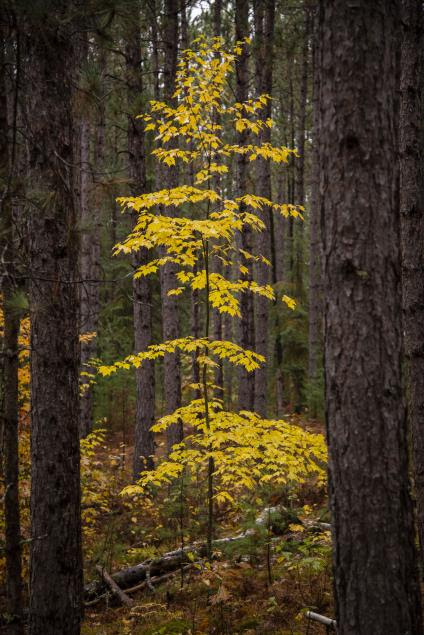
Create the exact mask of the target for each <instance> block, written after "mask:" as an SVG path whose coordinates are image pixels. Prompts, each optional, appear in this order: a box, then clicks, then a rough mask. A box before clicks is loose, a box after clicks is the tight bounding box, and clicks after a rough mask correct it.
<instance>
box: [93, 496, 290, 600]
mask: <svg viewBox="0 0 424 635" xmlns="http://www.w3.org/2000/svg"><path fill="white" fill-rule="evenodd" d="M278 511H281V510H279V509H278V508H276V507H270V508H265V509H264V510H263V511H262V512H261V514H260V515H259V516H258V517H257V518H256V520H255V525H256V528H255V527H251V528H250V529H246V530H245V531H242V532H240V533H239V534H236V535H235V536H228V537H227V538H218V539H216V540H214V541H213V546H214V547H217V548H220V547H223V546H225V545H229V544H232V543H235V542H238V541H240V540H243V539H245V538H248V537H249V536H252V535H254V534H255V532H256V531H257V528H259V527H265V526H266V524H267V522H268V517H269V514H271V515H272V514H274V513H276V512H278ZM281 513H285V514H288V515H289V516H288V518H287V523H286V524H287V525H288V524H289V523H290V522H295V521H297V522H300V521H299V520H298V519H296V518H295V517H294V516H293V518H292V513H291V512H289V511H288V510H284V509H283V510H282V511H281ZM271 531H272V532H273V533H278V534H280V533H281V532H280V531H277V528H274V527H273V526H272V527H271ZM206 553H207V548H206V545H205V544H204V543H201V542H197V543H192V544H191V545H187V546H186V547H184V548H183V549H181V548H180V549H176V550H175V551H169V552H167V553H165V554H164V555H163V556H161V557H159V558H154V559H150V560H145V561H144V562H141V563H140V564H136V565H134V566H132V567H127V568H126V569H122V570H121V571H117V572H116V573H113V574H112V575H111V578H112V579H113V580H114V581H115V583H116V584H117V585H118V586H119V587H120V588H121V589H128V588H131V587H133V586H137V585H139V584H140V583H143V584H144V582H146V586H149V582H148V580H149V577H150V578H151V579H152V580H153V578H154V577H158V576H159V577H161V576H163V575H165V574H166V573H168V572H173V571H175V569H178V568H179V567H181V566H184V565H186V564H190V563H191V562H192V561H193V560H201V559H202V558H204V557H206ZM105 590H106V586H105V583H104V581H102V580H95V581H93V582H91V583H90V584H87V585H86V586H85V588H84V600H85V602H86V603H91V602H92V601H93V600H94V599H95V598H97V597H98V596H100V595H103V594H104V592H105Z"/></svg>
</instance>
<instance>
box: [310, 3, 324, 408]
mask: <svg viewBox="0 0 424 635" xmlns="http://www.w3.org/2000/svg"><path fill="white" fill-rule="evenodd" d="M317 15H318V14H317V13H316V14H315V18H314V26H313V41H312V47H313V51H312V54H313V88H312V104H313V114H312V143H313V146H312V167H311V203H310V206H309V311H308V319H309V325H308V340H309V342H308V379H309V383H310V385H311V386H312V385H313V383H314V382H315V381H316V380H317V375H318V372H319V370H320V367H321V359H320V357H321V346H322V276H321V261H322V258H321V241H320V227H319V209H320V202H319V168H320V158H319V157H320V155H319V139H320V131H319V69H318V65H317V61H318V55H319V52H318V48H319V45H320V43H319V37H318V20H317ZM312 414H313V415H314V414H316V413H312Z"/></svg>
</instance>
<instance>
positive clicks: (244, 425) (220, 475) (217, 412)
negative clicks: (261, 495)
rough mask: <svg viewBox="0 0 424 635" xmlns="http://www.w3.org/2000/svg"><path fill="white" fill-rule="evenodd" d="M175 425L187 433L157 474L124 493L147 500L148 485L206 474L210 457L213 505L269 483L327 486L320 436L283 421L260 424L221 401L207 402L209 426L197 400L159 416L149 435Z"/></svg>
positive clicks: (145, 475) (145, 476)
mask: <svg viewBox="0 0 424 635" xmlns="http://www.w3.org/2000/svg"><path fill="white" fill-rule="evenodd" d="M178 421H182V422H183V424H184V428H185V429H186V430H187V431H189V434H187V435H186V437H185V438H184V440H183V441H182V442H181V443H179V444H178V445H175V446H174V447H173V450H172V452H171V453H170V454H169V457H168V458H167V459H166V460H164V461H162V462H161V463H160V464H159V465H158V466H157V467H156V469H155V470H152V471H146V472H143V474H142V476H141V478H140V481H139V482H138V483H137V484H135V485H130V486H128V487H126V488H125V489H124V490H123V494H125V495H130V496H132V495H135V494H137V495H138V494H144V495H146V494H148V493H149V491H151V490H150V486H151V485H153V486H163V485H168V484H170V483H172V482H173V481H174V480H175V479H177V478H178V477H180V476H181V475H182V474H183V472H186V473H187V472H190V473H191V474H198V470H199V469H201V470H202V471H203V472H206V470H207V467H208V464H209V459H210V458H212V459H213V461H214V466H215V470H214V480H215V494H214V499H215V501H216V502H217V503H220V502H225V501H229V502H231V503H234V502H235V496H236V495H237V494H241V493H242V492H243V491H244V490H246V489H247V490H252V489H254V488H256V487H258V486H260V485H261V484H264V483H268V482H272V483H273V484H274V485H284V486H293V485H295V486H298V485H299V484H300V483H303V482H304V481H305V480H307V479H308V478H310V477H312V476H314V477H316V479H317V480H318V483H320V484H322V483H323V482H324V481H325V471H324V469H323V465H325V462H326V446H325V442H324V438H323V436H322V435H321V434H313V433H311V432H308V431H306V430H304V429H302V428H301V427H299V426H297V425H293V424H290V423H287V422H285V421H281V420H269V419H263V418H261V417H259V416H258V415H257V414H255V413H253V412H248V411H241V412H239V413H234V412H228V411H225V410H223V408H222V402H221V401H220V400H219V399H214V400H212V401H211V402H210V416H209V422H206V419H205V416H204V404H203V400H202V399H196V400H193V401H192V402H191V403H189V404H188V405H187V406H183V407H182V408H179V409H178V410H176V411H175V412H174V413H172V414H170V415H166V416H164V417H162V418H161V419H160V420H159V421H158V423H157V424H156V425H155V426H154V427H153V430H154V431H156V432H163V431H164V430H166V429H167V428H168V427H169V426H170V425H172V424H175V423H177V422H178Z"/></svg>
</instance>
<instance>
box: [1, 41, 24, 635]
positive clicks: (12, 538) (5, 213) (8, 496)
mask: <svg viewBox="0 0 424 635" xmlns="http://www.w3.org/2000/svg"><path fill="white" fill-rule="evenodd" d="M15 81H17V80H15ZM15 95H16V93H15ZM6 96H7V86H6V81H5V59H4V39H3V29H1V31H0V212H1V214H0V254H1V261H2V263H1V270H0V292H1V294H2V309H3V333H2V335H3V337H2V340H3V341H2V360H1V361H2V365H1V377H0V381H1V385H0V450H1V457H2V459H1V466H0V467H1V472H2V478H3V479H4V522H5V551H6V590H7V610H8V612H9V613H10V615H12V616H13V617H14V618H15V620H16V622H15V623H12V624H10V633H11V635H18V634H20V633H23V625H22V624H20V623H19V618H20V616H21V610H22V607H21V598H22V553H21V551H22V550H21V542H20V541H21V526H20V511H19V489H18V480H19V454H18V414H19V409H18V366H19V358H18V337H19V312H18V311H17V310H16V308H14V306H13V299H14V295H15V293H16V291H17V280H16V258H17V254H16V253H15V243H16V236H14V231H13V215H12V197H11V191H10V189H11V185H12V178H13V172H14V165H13V163H14V155H15V152H14V150H13V149H11V148H10V141H11V139H12V138H14V131H10V130H9V124H8V120H7V105H8V104H7V97H6ZM13 123H14V125H16V121H15V122H13ZM10 132H12V134H10Z"/></svg>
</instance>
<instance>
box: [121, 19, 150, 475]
mask: <svg viewBox="0 0 424 635" xmlns="http://www.w3.org/2000/svg"><path fill="white" fill-rule="evenodd" d="M126 42H127V45H126V64H127V90H128V113H129V115H128V157H129V172H130V174H129V176H130V181H131V185H130V189H131V194H132V196H137V195H140V194H142V193H144V192H146V185H147V184H146V160H145V154H146V153H145V139H144V130H143V124H142V122H141V120H140V119H136V118H135V117H136V116H137V114H139V112H137V108H139V106H138V104H139V100H140V96H141V95H142V94H143V81H142V69H141V44H140V26H139V22H138V20H137V16H135V15H131V16H129V18H128V29H127V33H126ZM148 261H149V255H148V251H147V249H141V250H140V252H139V253H137V254H136V256H135V258H134V260H133V265H134V267H139V266H141V265H144V264H147V262H148ZM133 310H134V345H135V352H136V353H138V352H140V351H144V350H146V349H147V348H148V346H150V344H152V289H151V280H150V278H149V277H145V276H143V277H141V278H133ZM135 377H136V398H137V401H136V424H135V439H134V462H133V476H134V479H137V477H138V476H139V474H140V472H141V470H143V469H153V467H154V460H153V455H154V453H155V443H154V436H153V432H152V431H151V427H152V425H153V424H154V421H155V365H154V362H153V361H152V360H147V361H145V362H144V363H143V364H142V366H140V368H137V369H136V371H135Z"/></svg>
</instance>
